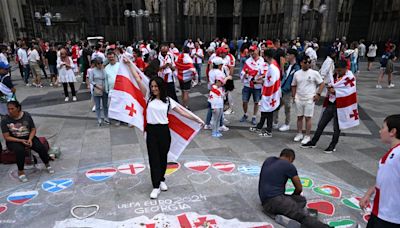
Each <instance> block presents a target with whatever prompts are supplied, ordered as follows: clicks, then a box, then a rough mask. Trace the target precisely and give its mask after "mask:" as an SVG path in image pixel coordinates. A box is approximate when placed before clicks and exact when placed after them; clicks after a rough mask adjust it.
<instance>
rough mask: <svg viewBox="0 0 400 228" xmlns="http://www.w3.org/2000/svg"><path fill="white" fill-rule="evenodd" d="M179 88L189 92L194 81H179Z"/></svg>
mask: <svg viewBox="0 0 400 228" xmlns="http://www.w3.org/2000/svg"><path fill="white" fill-rule="evenodd" d="M179 87H180V88H181V90H182V91H189V90H190V88H191V87H192V81H187V82H183V81H179Z"/></svg>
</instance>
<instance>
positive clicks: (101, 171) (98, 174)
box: [86, 167, 117, 181]
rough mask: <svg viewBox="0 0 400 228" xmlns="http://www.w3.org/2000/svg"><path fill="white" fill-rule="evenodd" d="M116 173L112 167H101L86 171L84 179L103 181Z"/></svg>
mask: <svg viewBox="0 0 400 228" xmlns="http://www.w3.org/2000/svg"><path fill="white" fill-rule="evenodd" d="M115 173H117V170H116V169H115V168H113V167H101V168H95V169H91V170H88V171H87V172H86V177H87V178H89V179H90V180H92V181H103V180H107V179H109V178H111V177H112V176H114V175H115Z"/></svg>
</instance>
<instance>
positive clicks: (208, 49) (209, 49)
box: [206, 47, 215, 52]
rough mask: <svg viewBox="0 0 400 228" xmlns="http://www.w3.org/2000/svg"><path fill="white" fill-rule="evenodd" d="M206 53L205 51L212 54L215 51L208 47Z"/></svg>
mask: <svg viewBox="0 0 400 228" xmlns="http://www.w3.org/2000/svg"><path fill="white" fill-rule="evenodd" d="M206 51H207V52H214V51H215V48H213V47H208V48H207V50H206Z"/></svg>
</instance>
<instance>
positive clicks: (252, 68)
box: [240, 57, 266, 88]
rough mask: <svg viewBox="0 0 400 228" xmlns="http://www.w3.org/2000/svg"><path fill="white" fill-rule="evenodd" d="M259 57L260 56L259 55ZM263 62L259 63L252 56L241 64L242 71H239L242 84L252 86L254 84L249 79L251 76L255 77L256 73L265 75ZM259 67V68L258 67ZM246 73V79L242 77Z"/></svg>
mask: <svg viewBox="0 0 400 228" xmlns="http://www.w3.org/2000/svg"><path fill="white" fill-rule="evenodd" d="M260 58H261V57H260ZM265 66H266V65H265V63H263V64H262V65H261V64H259V61H258V60H257V61H255V60H254V59H253V58H252V57H250V58H248V59H247V60H246V62H245V63H244V65H243V68H242V71H241V73H240V79H241V80H242V82H243V83H244V85H246V86H248V87H250V88H254V87H255V84H254V82H253V81H252V80H251V79H252V78H254V79H256V76H257V75H265V73H266V71H265V70H266V68H265ZM260 68H261V69H260ZM246 73H247V79H246V78H245V77H244V76H245V75H246Z"/></svg>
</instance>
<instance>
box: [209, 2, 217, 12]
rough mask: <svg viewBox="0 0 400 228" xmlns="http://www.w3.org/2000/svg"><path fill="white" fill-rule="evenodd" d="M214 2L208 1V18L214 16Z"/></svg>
mask: <svg viewBox="0 0 400 228" xmlns="http://www.w3.org/2000/svg"><path fill="white" fill-rule="evenodd" d="M215 4H216V2H215V0H210V1H209V4H208V13H209V14H210V16H214V14H215Z"/></svg>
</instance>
